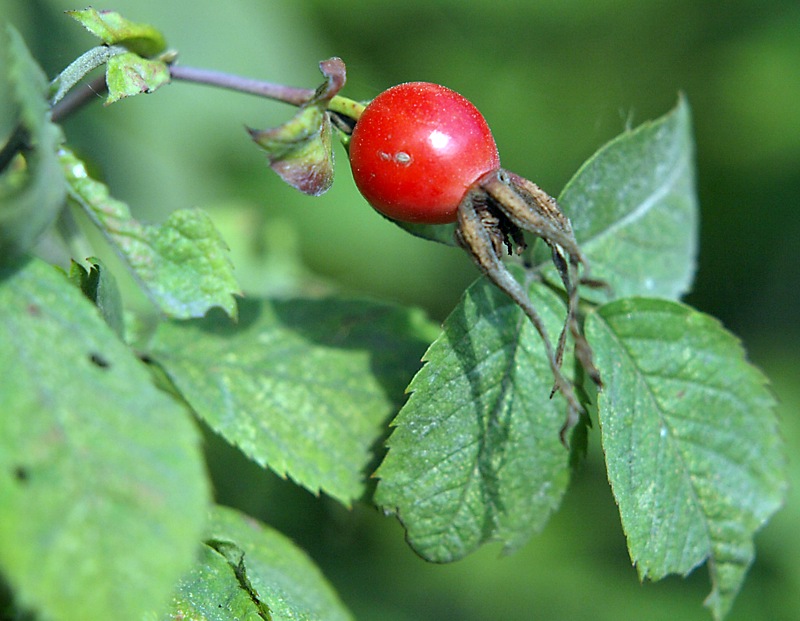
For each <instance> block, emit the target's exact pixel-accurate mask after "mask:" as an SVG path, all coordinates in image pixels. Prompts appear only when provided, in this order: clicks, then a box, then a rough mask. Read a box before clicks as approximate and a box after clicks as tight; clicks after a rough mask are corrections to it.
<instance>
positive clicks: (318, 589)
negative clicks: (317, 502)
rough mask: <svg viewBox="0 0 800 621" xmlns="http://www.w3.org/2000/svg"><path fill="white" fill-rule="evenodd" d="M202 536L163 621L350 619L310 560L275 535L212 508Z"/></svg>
mask: <svg viewBox="0 0 800 621" xmlns="http://www.w3.org/2000/svg"><path fill="white" fill-rule="evenodd" d="M207 532H208V538H207V542H206V545H205V546H204V549H203V553H202V557H201V560H200V562H199V563H198V565H197V567H195V569H194V570H193V571H192V572H190V573H189V574H187V575H186V576H185V577H184V579H183V580H182V581H181V583H180V585H179V588H178V592H177V595H176V597H175V599H174V601H173V605H172V607H171V608H172V612H171V615H170V616H168V617H166V618H167V619H175V618H178V613H182V614H183V615H185V618H191V619H198V618H199V619H204V620H207V621H229V620H230V619H232V618H235V619H247V620H248V621H256V620H258V619H272V621H293V620H295V619H303V620H306V621H315V620H320V621H321V620H323V619H324V620H326V621H348V620H350V619H352V617H351V615H350V613H349V612H348V610H347V609H346V608H345V607H344V605H343V604H342V603H341V601H340V600H339V597H338V596H337V595H336V593H335V592H334V590H333V589H332V588H331V586H330V584H328V582H327V580H326V579H325V577H324V576H323V575H322V574H321V573H320V571H319V569H318V568H317V567H316V566H315V565H314V563H313V562H312V561H311V559H309V558H308V556H307V555H306V554H305V553H304V552H303V551H302V550H300V549H299V548H297V547H296V546H295V545H294V544H293V543H292V542H291V541H289V540H288V539H287V538H286V537H284V536H283V535H281V534H280V533H279V532H277V531H275V530H273V529H271V528H269V527H267V526H265V525H263V524H259V523H258V522H256V521H255V520H253V519H252V518H249V517H247V516H245V515H243V514H241V513H239V512H237V511H235V510H233V509H228V508H226V507H215V508H214V509H213V511H212V513H211V519H210V525H209V527H208V531H207Z"/></svg>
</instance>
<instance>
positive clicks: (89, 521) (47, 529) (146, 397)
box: [0, 259, 209, 621]
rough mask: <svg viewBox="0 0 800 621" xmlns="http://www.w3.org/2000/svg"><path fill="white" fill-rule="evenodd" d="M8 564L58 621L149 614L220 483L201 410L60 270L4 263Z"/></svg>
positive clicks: (176, 573)
mask: <svg viewBox="0 0 800 621" xmlns="http://www.w3.org/2000/svg"><path fill="white" fill-rule="evenodd" d="M0 376H2V378H3V381H2V383H0V411H2V413H3V414H2V416H0V498H2V502H0V570H2V573H3V575H4V576H5V577H6V578H7V579H8V581H9V582H10V584H11V585H12V587H14V590H15V593H16V594H17V595H18V597H19V603H20V604H21V605H22V606H23V607H25V608H33V609H35V610H37V611H40V612H41V613H42V616H43V617H47V618H48V619H55V620H57V621H83V620H84V619H122V620H131V621H133V620H138V619H141V615H142V614H143V612H144V611H145V610H146V609H147V608H148V607H149V606H151V605H152V603H153V602H159V603H162V604H163V603H166V602H167V601H168V597H169V594H170V591H171V588H172V585H173V584H175V582H176V581H177V580H178V578H179V577H180V576H181V575H182V574H183V573H184V572H185V571H186V570H187V569H188V568H189V567H190V566H191V563H192V561H193V559H194V554H195V551H196V545H197V541H198V540H199V538H200V536H201V534H202V529H203V523H204V515H205V513H206V510H207V503H208V496H209V490H208V485H207V482H206V477H205V472H204V465H203V459H202V455H201V451H200V443H199V434H198V433H197V430H196V428H195V426H194V425H193V423H192V421H191V419H190V417H189V415H188V412H187V411H186V410H185V409H184V408H183V407H181V406H180V405H178V404H177V403H176V401H175V400H174V399H172V398H171V397H169V396H167V395H166V394H164V393H162V392H161V391H159V390H157V389H156V388H155V387H154V386H153V384H152V381H151V378H150V374H149V373H148V371H147V370H146V369H145V368H144V366H143V365H142V363H141V362H140V361H139V360H137V359H136V357H135V356H134V355H133V354H132V353H131V352H130V350H129V349H128V348H127V347H125V346H124V345H123V343H122V342H121V341H120V340H119V338H118V337H117V335H116V334H114V332H113V331H112V330H111V329H110V328H109V327H108V325H107V324H106V323H105V321H103V319H102V318H101V317H100V315H99V313H98V311H97V309H96V308H95V307H94V306H93V305H92V304H91V303H90V302H89V301H88V300H87V299H86V298H85V297H84V295H83V294H82V293H81V292H80V291H79V290H78V289H77V288H76V287H75V286H73V285H72V284H71V283H70V282H69V281H68V279H67V278H66V276H65V275H64V274H63V273H62V272H60V271H59V270H57V269H55V268H53V267H52V266H50V265H47V264H45V263H43V262H40V261H38V260H35V259H32V260H30V261H28V262H27V264H25V265H17V266H14V268H13V269H11V268H6V269H4V270H2V271H0Z"/></svg>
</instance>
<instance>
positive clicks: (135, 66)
mask: <svg viewBox="0 0 800 621" xmlns="http://www.w3.org/2000/svg"><path fill="white" fill-rule="evenodd" d="M171 79H172V78H171V76H170V72H169V67H168V66H167V63H165V62H162V61H160V60H148V59H146V58H142V57H141V56H139V55H138V54H134V53H133V52H127V53H125V54H119V55H116V56H112V57H111V58H109V59H108V62H107V64H106V84H107V85H108V97H107V98H106V102H105V105H109V104H112V103H114V102H116V101H119V100H120V99H123V98H124V97H131V96H133V95H139V94H141V93H152V92H153V91H155V90H156V89H158V88H159V87H161V86H163V85H164V84H169V82H170V80H171Z"/></svg>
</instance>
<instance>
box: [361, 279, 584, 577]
mask: <svg viewBox="0 0 800 621" xmlns="http://www.w3.org/2000/svg"><path fill="white" fill-rule="evenodd" d="M529 291H530V295H531V297H532V300H533V301H534V304H535V305H536V308H537V309H538V310H539V311H540V313H541V315H542V317H543V319H544V321H545V325H547V326H548V328H549V331H550V335H551V338H553V339H555V338H557V337H558V331H559V330H560V327H561V325H562V323H563V320H564V313H565V308H564V305H563V304H562V302H561V301H560V299H559V298H558V297H557V296H556V294H554V293H553V292H552V291H550V290H549V289H547V288H546V287H544V286H543V285H541V284H540V283H536V284H534V285H533V286H531V287H530V289H529ZM424 360H425V366H424V367H423V368H422V370H421V371H420V372H419V373H418V374H417V375H416V377H415V378H414V380H413V382H412V383H411V385H410V386H409V390H410V391H411V393H412V394H411V397H410V398H409V400H408V403H407V404H406V405H405V407H404V408H403V409H402V410H401V412H400V414H399V415H398V416H397V418H396V419H395V420H394V422H393V426H394V427H395V428H394V431H393V432H392V435H391V437H390V439H389V443H388V446H389V451H388V454H387V456H386V458H385V460H384V462H383V463H382V464H381V466H380V468H379V469H378V471H377V473H376V476H378V477H379V479H380V480H379V482H378V488H377V492H376V496H375V500H376V502H377V503H378V504H379V505H381V506H383V507H384V508H385V509H386V510H388V511H391V512H393V513H395V514H397V516H398V517H399V519H400V521H401V522H402V523H403V526H404V527H405V529H406V533H407V539H408V541H409V543H410V544H411V546H412V547H413V548H414V549H415V550H416V551H417V553H419V554H420V555H421V556H423V557H424V558H426V559H428V560H431V561H436V562H446V561H452V560H456V559H459V558H461V557H463V556H465V555H466V554H468V553H470V552H472V551H473V550H475V549H476V548H477V547H478V546H480V545H481V544H483V543H485V542H488V541H501V542H503V543H504V545H505V547H506V549H508V550H511V549H514V548H516V547H519V546H520V545H522V544H523V543H525V542H526V541H527V540H528V538H529V537H530V536H531V535H532V534H534V533H536V532H537V531H539V530H541V528H542V527H543V526H544V524H545V523H546V521H547V520H548V518H549V516H550V514H551V513H552V512H553V511H554V510H555V509H556V508H557V506H558V504H559V503H560V501H561V497H562V495H563V493H564V490H565V487H566V484H567V480H568V462H569V452H568V451H566V450H565V449H564V447H563V446H562V444H561V443H560V441H559V429H560V427H561V426H562V424H563V423H564V417H565V411H566V410H565V404H564V402H563V400H562V397H561V396H556V397H554V398H553V399H550V398H549V397H550V391H551V389H552V386H553V376H552V374H551V372H550V367H549V365H548V363H547V358H546V357H545V354H544V348H543V346H542V343H541V339H540V338H539V335H538V333H536V331H535V330H534V329H533V327H532V326H531V324H530V322H529V321H528V319H527V317H526V316H525V315H524V314H523V313H522V312H521V311H520V310H519V308H518V307H517V306H516V305H515V304H514V303H513V302H512V301H511V300H510V299H509V298H508V297H507V296H506V295H505V294H503V293H502V292H500V291H499V290H498V289H496V288H495V287H494V286H493V285H491V284H490V283H489V282H488V281H487V280H486V279H481V280H479V281H478V282H477V283H476V284H474V285H473V286H472V287H470V288H469V289H468V291H467V293H466V294H465V297H464V298H463V300H462V301H461V303H460V304H459V305H458V307H457V308H456V309H455V310H454V311H453V313H451V315H450V316H449V317H448V318H447V320H446V322H445V324H444V332H443V333H442V335H441V337H440V338H439V339H438V340H437V341H435V342H434V343H433V345H431V347H430V349H429V350H428V352H427V353H426V354H425V358H424Z"/></svg>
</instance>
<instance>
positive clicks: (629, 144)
mask: <svg viewBox="0 0 800 621" xmlns="http://www.w3.org/2000/svg"><path fill="white" fill-rule="evenodd" d="M693 152H694V146H693V140H692V128H691V115H690V112H689V106H688V104H687V103H686V101H685V100H684V99H681V100H680V101H679V103H678V106H677V107H676V108H675V109H674V110H673V111H672V112H670V113H669V114H667V115H665V116H663V117H662V118H660V119H658V120H656V121H652V122H649V123H645V124H644V125H641V126H640V127H638V128H637V129H635V130H633V131H629V132H625V133H624V134H622V135H620V136H618V137H617V138H616V139H614V140H612V141H611V142H610V143H608V144H607V145H606V146H604V147H603V148H602V149H600V150H599V151H598V152H597V153H596V154H595V155H593V156H592V157H591V158H590V159H589V160H588V161H587V162H586V163H585V164H584V165H583V166H582V167H581V168H580V170H579V171H578V172H577V173H576V174H575V176H574V177H573V178H572V179H571V180H570V182H569V183H568V184H567V186H566V187H565V188H564V191H563V192H562V193H561V196H560V197H559V199H558V202H559V205H560V206H561V208H562V209H563V210H564V212H565V213H566V214H567V215H568V216H569V218H570V219H571V221H572V226H573V229H574V232H575V237H576V239H577V240H578V242H579V243H580V244H581V248H583V250H584V252H585V254H586V256H587V257H588V258H589V262H590V264H591V275H592V277H593V278H600V279H602V280H605V281H606V282H607V283H608V284H609V285H610V286H611V290H612V292H613V295H614V297H616V298H620V297H627V296H634V295H647V296H653V297H664V298H670V299H677V298H679V297H680V296H681V295H683V294H684V293H686V292H687V291H688V290H689V287H690V286H691V283H692V279H693V277H694V269H695V259H696V254H697V225H698V214H697V197H696V194H695V187H694V155H693ZM542 246H543V244H537V247H538V248H537V255H536V256H537V260H536V262H537V263H543V264H545V265H547V266H548V267H547V269H546V273H547V274H548V278H549V280H550V281H551V282H553V283H556V284H557V285H560V279H559V277H558V275H557V274H556V272H555V270H554V269H553V268H552V267H550V253H549V250H548V249H546V248H542ZM583 294H584V297H586V298H587V299H594V300H601V299H603V298H605V296H606V294H605V293H604V292H603V291H602V290H597V291H591V290H589V289H584V291H583Z"/></svg>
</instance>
